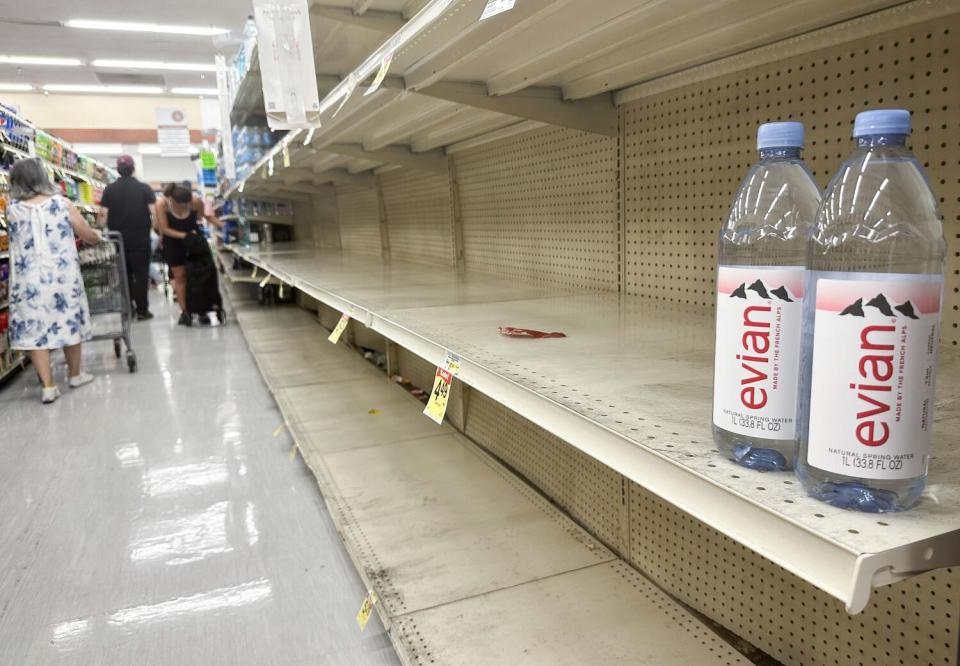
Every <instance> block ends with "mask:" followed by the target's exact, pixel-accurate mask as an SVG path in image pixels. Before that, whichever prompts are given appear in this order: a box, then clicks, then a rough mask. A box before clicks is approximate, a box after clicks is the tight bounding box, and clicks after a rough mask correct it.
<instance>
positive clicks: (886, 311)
mask: <svg viewBox="0 0 960 666" xmlns="http://www.w3.org/2000/svg"><path fill="white" fill-rule="evenodd" d="M867 306H868V307H871V308H876V309H878V310H879V311H880V314H882V315H883V316H884V317H892V316H893V310H892V309H891V308H890V302H889V301H887V297H886V296H884V295H883V294H877V295H876V296H874V297H873V298H871V299H870V300H869V301H867Z"/></svg>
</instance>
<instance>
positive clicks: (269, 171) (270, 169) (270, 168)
mask: <svg viewBox="0 0 960 666" xmlns="http://www.w3.org/2000/svg"><path fill="white" fill-rule="evenodd" d="M267 176H268V177H270V176H273V155H271V156H270V159H269V160H268V161H267Z"/></svg>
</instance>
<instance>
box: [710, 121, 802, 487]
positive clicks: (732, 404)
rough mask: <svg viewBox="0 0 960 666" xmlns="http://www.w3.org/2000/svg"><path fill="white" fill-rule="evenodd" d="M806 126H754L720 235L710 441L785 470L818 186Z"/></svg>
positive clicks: (743, 459) (741, 457) (792, 440)
mask: <svg viewBox="0 0 960 666" xmlns="http://www.w3.org/2000/svg"><path fill="white" fill-rule="evenodd" d="M802 148H803V125H802V124H801V123H797V122H778V123H766V124H764V125H761V126H760V127H759V129H758V130H757V149H758V150H759V151H760V160H759V161H758V162H757V163H756V164H754V165H753V166H752V167H751V168H750V170H749V171H748V172H747V175H746V177H745V178H744V179H743V183H742V184H741V185H740V189H739V190H738V191H737V194H736V196H735V197H734V200H733V206H732V208H731V210H730V216H729V217H728V219H727V222H726V224H725V225H724V226H723V228H722V229H721V231H720V243H719V266H718V270H717V321H716V327H717V328H716V358H715V364H714V382H713V439H714V442H715V443H716V445H717V448H718V449H720V451H721V452H723V453H724V454H725V455H726V456H727V457H729V458H730V459H731V460H733V461H735V462H737V463H739V464H741V465H743V466H745V467H749V468H751V469H756V470H760V471H780V470H787V469H790V468H791V467H792V464H793V460H794V457H795V455H796V447H797V441H798V438H799V432H798V430H797V396H798V386H799V380H800V345H801V331H800V329H801V325H802V322H803V294H804V288H805V274H806V259H807V243H808V240H809V237H810V233H811V232H812V229H813V222H814V219H815V217H816V213H817V206H818V205H819V203H820V189H819V188H818V187H817V184H816V182H815V181H814V179H813V176H812V175H811V174H810V170H809V169H807V166H806V165H805V164H804V163H803V160H802V159H801V158H800V151H801V150H802Z"/></svg>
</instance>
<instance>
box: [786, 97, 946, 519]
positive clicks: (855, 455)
mask: <svg viewBox="0 0 960 666" xmlns="http://www.w3.org/2000/svg"><path fill="white" fill-rule="evenodd" d="M909 134H910V113H909V112H908V111H904V110H880V111H866V112H864V113H861V114H859V115H858V116H857V119H856V122H855V123H854V129H853V136H854V138H855V139H856V141H857V149H856V151H855V152H854V153H853V155H851V156H850V158H849V159H848V160H847V161H846V162H844V163H843V166H841V167H840V171H838V172H837V174H836V175H835V176H834V178H833V180H832V181H831V182H830V186H829V187H828V189H827V192H826V194H825V195H824V199H823V203H822V204H821V206H820V210H819V212H818V214H817V225H816V229H815V232H814V236H813V240H812V241H811V244H810V263H809V268H810V273H809V275H808V287H807V289H808V292H809V293H808V299H807V301H806V304H805V308H804V315H805V324H806V326H805V329H804V359H803V386H802V388H801V390H802V393H801V396H802V397H803V400H802V404H801V424H802V426H803V430H802V438H801V446H800V453H799V456H798V462H797V474H798V476H799V477H800V480H801V481H802V483H803V485H804V487H805V488H806V490H807V492H808V493H810V494H811V495H812V496H814V497H816V498H818V499H821V500H823V501H825V502H828V503H830V504H833V505H834V506H839V507H843V508H849V509H859V510H861V511H869V512H884V511H898V510H902V509H906V508H909V507H910V506H911V505H912V504H914V503H915V502H916V501H917V499H918V498H919V497H920V494H921V493H922V492H923V488H924V485H925V484H926V477H927V460H928V454H929V449H930V436H931V430H932V426H933V392H934V382H935V378H936V364H937V348H938V346H939V337H940V307H941V301H942V292H943V263H944V256H945V253H946V243H945V241H944V237H943V225H942V224H941V222H940V214H939V211H938V210H937V200H936V198H935V197H934V195H933V192H932V190H931V189H930V184H929V182H928V181H927V178H926V175H925V174H924V172H923V167H921V165H920V164H919V163H918V162H917V160H916V158H915V157H914V156H913V154H912V153H911V152H910V150H909V149H908V148H907V145H906V142H907V136H908V135H909Z"/></svg>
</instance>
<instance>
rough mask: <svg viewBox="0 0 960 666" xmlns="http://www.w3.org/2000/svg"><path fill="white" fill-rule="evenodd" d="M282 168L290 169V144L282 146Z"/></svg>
mask: <svg viewBox="0 0 960 666" xmlns="http://www.w3.org/2000/svg"><path fill="white" fill-rule="evenodd" d="M283 168H284V169H289V168H290V144H287V143H285V144H283Z"/></svg>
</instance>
